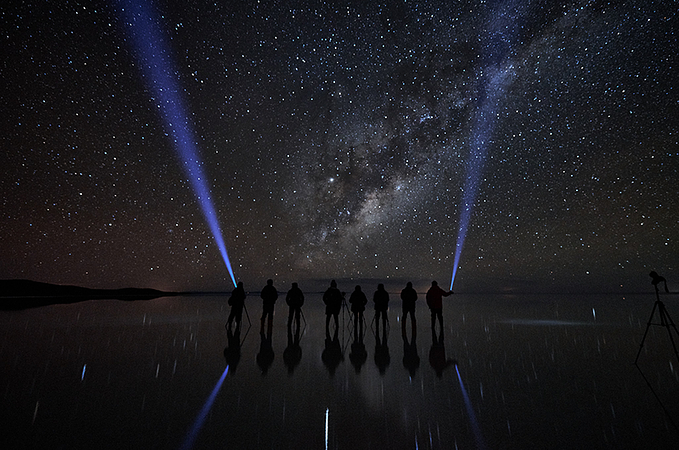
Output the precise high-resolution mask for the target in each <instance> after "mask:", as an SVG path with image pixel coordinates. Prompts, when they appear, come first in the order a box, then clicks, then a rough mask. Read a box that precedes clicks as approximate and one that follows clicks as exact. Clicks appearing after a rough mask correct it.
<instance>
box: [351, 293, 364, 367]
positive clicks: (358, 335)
mask: <svg viewBox="0 0 679 450" xmlns="http://www.w3.org/2000/svg"><path fill="white" fill-rule="evenodd" d="M366 302H367V300H366ZM367 359H368V351H367V350H366V349H365V344H364V343H363V327H362V326H361V327H360V330H359V327H358V326H356V325H354V341H353V342H352V343H351V353H349V361H351V365H352V366H354V370H355V371H356V373H360V372H361V367H363V364H365V362H366V360H367Z"/></svg>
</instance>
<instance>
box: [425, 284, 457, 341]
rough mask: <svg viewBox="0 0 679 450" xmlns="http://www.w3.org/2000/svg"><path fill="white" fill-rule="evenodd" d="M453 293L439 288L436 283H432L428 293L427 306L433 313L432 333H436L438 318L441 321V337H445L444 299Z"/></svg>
mask: <svg viewBox="0 0 679 450" xmlns="http://www.w3.org/2000/svg"><path fill="white" fill-rule="evenodd" d="M452 293H453V291H450V292H446V291H444V290H443V289H441V288H440V287H439V284H438V283H437V282H436V281H432V282H431V287H430V288H429V290H428V291H427V306H429V310H430V311H431V332H432V333H436V318H437V317H438V319H439V326H440V328H441V336H443V297H448V296H449V295H450V294H452Z"/></svg>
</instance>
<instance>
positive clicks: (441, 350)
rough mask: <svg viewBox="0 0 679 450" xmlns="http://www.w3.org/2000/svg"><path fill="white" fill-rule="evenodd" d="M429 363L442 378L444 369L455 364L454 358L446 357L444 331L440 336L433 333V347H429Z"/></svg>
mask: <svg viewBox="0 0 679 450" xmlns="http://www.w3.org/2000/svg"><path fill="white" fill-rule="evenodd" d="M429 364H430V365H431V367H432V368H433V369H434V371H435V372H436V376H437V377H439V378H441V377H442V376H443V371H444V370H446V369H447V368H448V367H450V366H452V365H453V364H455V360H454V359H448V358H446V348H445V346H444V345H443V333H441V337H440V338H438V339H437V338H436V335H432V343H431V348H430V349H429Z"/></svg>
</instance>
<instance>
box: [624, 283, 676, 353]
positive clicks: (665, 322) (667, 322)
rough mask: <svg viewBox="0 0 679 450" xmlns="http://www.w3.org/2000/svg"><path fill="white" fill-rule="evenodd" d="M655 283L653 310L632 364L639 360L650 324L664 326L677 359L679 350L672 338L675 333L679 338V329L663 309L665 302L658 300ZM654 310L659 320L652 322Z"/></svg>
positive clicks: (658, 295) (658, 294)
mask: <svg viewBox="0 0 679 450" xmlns="http://www.w3.org/2000/svg"><path fill="white" fill-rule="evenodd" d="M654 284H655V298H656V300H655V304H654V305H653V310H652V311H651V317H650V318H649V319H648V325H646V332H645V333H644V337H643V338H642V339H641V344H639V352H637V357H636V359H635V360H634V364H635V365H636V364H637V361H639V356H641V350H642V349H643V347H644V341H645V340H646V336H647V335H648V330H649V329H650V328H651V325H658V326H661V327H665V329H666V330H667V334H668V335H669V337H670V342H671V343H672V348H673V349H674V355H675V356H676V357H677V361H679V352H678V351H677V344H676V342H675V340H674V336H675V335H676V336H677V338H679V331H678V330H677V326H676V325H675V324H674V321H673V320H672V318H671V317H670V315H669V313H668V312H667V309H665V304H664V303H663V302H662V301H661V300H660V293H659V292H658V284H657V283H654ZM656 310H657V311H658V316H659V318H660V322H659V323H658V322H653V317H654V316H655V312H656ZM673 330H674V333H675V335H673V334H672V331H673Z"/></svg>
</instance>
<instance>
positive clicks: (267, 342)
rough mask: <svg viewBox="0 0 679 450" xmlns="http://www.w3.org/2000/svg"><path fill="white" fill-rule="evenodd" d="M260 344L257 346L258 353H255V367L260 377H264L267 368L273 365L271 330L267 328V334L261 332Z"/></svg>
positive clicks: (267, 370)
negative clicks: (260, 372) (260, 374)
mask: <svg viewBox="0 0 679 450" xmlns="http://www.w3.org/2000/svg"><path fill="white" fill-rule="evenodd" d="M259 336H260V338H261V342H260V344H259V353H257V365H258V366H259V368H260V369H261V371H262V375H266V374H267V372H269V367H271V364H273V360H274V357H275V354H274V352H273V344H272V335H271V328H269V330H268V332H267V334H264V332H261V333H260V334H259Z"/></svg>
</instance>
